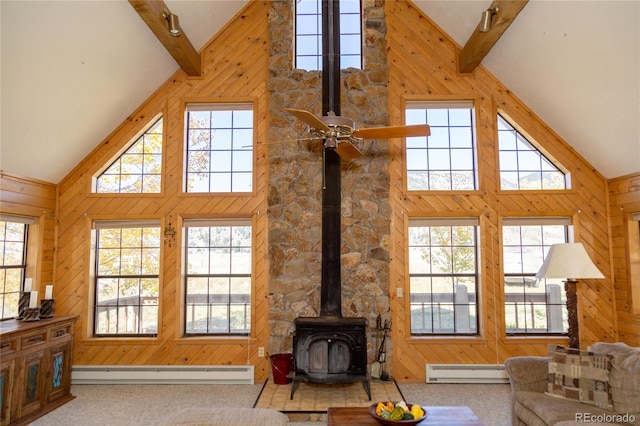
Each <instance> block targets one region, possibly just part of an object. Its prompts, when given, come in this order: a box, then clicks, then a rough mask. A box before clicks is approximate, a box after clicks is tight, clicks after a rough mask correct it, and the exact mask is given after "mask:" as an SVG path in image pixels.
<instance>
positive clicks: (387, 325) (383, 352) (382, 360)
mask: <svg viewBox="0 0 640 426" xmlns="http://www.w3.org/2000/svg"><path fill="white" fill-rule="evenodd" d="M376 331H377V332H378V333H381V334H382V341H381V342H380V347H379V348H378V359H377V362H378V364H379V365H380V380H385V381H387V380H390V377H389V374H388V373H387V370H386V368H385V364H386V361H387V333H390V332H391V320H384V325H382V319H381V318H380V315H378V317H377V318H376Z"/></svg>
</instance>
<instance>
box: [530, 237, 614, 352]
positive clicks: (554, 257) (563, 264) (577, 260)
mask: <svg viewBox="0 0 640 426" xmlns="http://www.w3.org/2000/svg"><path fill="white" fill-rule="evenodd" d="M536 278H564V279H565V282H564V290H565V292H566V293H567V320H568V323H569V347H571V348H575V349H579V348H580V340H579V336H578V295H577V291H576V286H577V284H578V281H577V279H580V278H604V275H602V273H601V272H600V270H599V269H598V268H597V267H596V265H595V264H594V263H593V262H592V261H591V259H590V258H589V255H588V254H587V251H586V250H585V249H584V246H583V245H582V243H567V244H554V245H552V246H551V247H550V248H549V253H548V254H547V257H546V258H545V259H544V263H543V264H542V267H541V268H540V270H539V271H538V273H537V274H536Z"/></svg>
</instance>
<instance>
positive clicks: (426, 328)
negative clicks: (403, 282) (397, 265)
mask: <svg viewBox="0 0 640 426" xmlns="http://www.w3.org/2000/svg"><path fill="white" fill-rule="evenodd" d="M477 229H478V219H477V218H457V219H456V218H453V219H417V218H416V219H411V220H410V222H409V291H410V293H411V295H410V297H411V334H412V335H475V334H477V333H478V299H477V294H478V291H477V290H478V236H477V235H478V231H477Z"/></svg>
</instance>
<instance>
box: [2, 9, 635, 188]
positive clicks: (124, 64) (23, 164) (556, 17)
mask: <svg viewBox="0 0 640 426" xmlns="http://www.w3.org/2000/svg"><path fill="white" fill-rule="evenodd" d="M245 1H246V0H245ZM245 1H241V0H216V1H190V0H186V1H185V0H181V1H178V0H167V1H166V5H167V6H168V7H169V9H170V10H171V12H173V13H175V14H177V15H178V16H179V18H180V25H181V27H182V29H183V31H184V34H185V35H186V36H187V37H185V38H188V40H189V41H190V42H191V44H192V46H193V48H194V49H195V50H196V51H197V50H199V49H200V48H201V47H202V46H203V45H204V44H205V43H206V42H207V41H208V40H209V39H210V38H211V37H212V36H213V35H214V34H215V33H216V32H217V31H218V30H219V29H220V28H222V27H223V26H224V25H225V24H226V22H228V20H230V19H232V18H233V17H234V16H235V14H236V13H238V12H239V11H240V10H241V9H242V7H243V6H244V5H245ZM496 2H498V0H496ZM134 3H136V2H135V1H134V0H132V1H131V3H130V2H128V1H126V0H117V1H104V2H77V1H46V2H45V1H42V2H40V1H38V2H25V1H14V0H3V1H1V2H0V19H1V26H0V31H1V43H2V45H1V60H2V65H1V66H2V68H1V71H2V74H1V77H2V81H1V85H2V86H1V89H2V91H1V97H2V109H1V123H0V124H1V140H0V168H1V169H2V170H4V171H6V172H9V173H13V174H17V175H20V176H26V177H31V178H36V179H40V180H44V181H48V182H53V183H57V182H59V181H60V180H61V179H62V178H63V177H64V176H65V175H66V174H67V173H68V172H69V171H70V170H71V169H72V168H73V167H74V166H75V165H76V164H77V163H78V162H79V161H81V160H82V159H83V158H84V157H85V156H86V155H87V154H88V153H89V152H91V150H92V149H93V148H94V147H95V146H96V145H98V144H99V143H100V142H101V141H102V140H103V139H104V138H105V137H107V136H108V135H109V134H110V133H111V132H112V131H113V130H114V129H115V128H116V127H117V126H118V125H119V124H120V123H121V122H122V121H123V120H125V119H126V117H127V116H128V115H129V114H130V113H131V112H133V111H134V110H135V109H136V107H138V106H139V105H140V104H141V103H142V102H143V101H144V100H145V99H146V98H147V97H148V96H149V95H150V94H151V93H153V91H154V90H155V89H156V88H157V87H158V86H159V85H160V84H162V83H163V82H164V81H165V80H166V79H167V78H169V77H170V76H171V75H172V74H173V73H174V72H175V71H176V70H177V69H178V64H177V62H176V61H175V60H174V57H175V56H174V57H172V56H171V54H170V53H169V51H171V49H172V47H171V46H173V49H174V50H175V51H178V52H182V54H184V52H186V51H187V50H188V46H186V45H180V44H179V43H184V40H183V41H178V40H170V39H169V40H166V43H169V47H168V48H167V49H169V50H167V49H166V48H165V46H163V43H161V42H160V41H159V39H158V38H157V37H156V36H155V35H154V34H153V33H152V31H150V29H149V28H150V27H149V26H148V25H146V24H145V22H144V21H143V20H142V19H140V16H139V15H138V13H136V10H135V9H134V8H133V7H132V4H134ZM138 3H143V4H144V3H153V2H146V1H142V2H138ZM414 3H415V4H416V5H417V6H418V7H419V8H421V9H422V10H423V11H424V13H425V14H426V15H427V16H429V17H430V18H431V19H433V20H434V21H435V22H436V23H437V24H438V25H439V26H440V27H441V28H442V29H443V30H444V31H446V32H447V33H448V34H449V35H450V36H451V37H452V38H453V39H454V40H455V41H456V42H457V43H458V44H459V45H460V46H461V49H462V46H464V45H465V44H466V43H467V41H469V45H468V46H471V47H468V49H467V50H468V52H466V53H465V49H462V51H461V54H460V59H461V62H464V63H466V62H469V61H468V59H469V57H467V56H466V54H467V53H469V54H470V55H471V56H470V57H471V58H472V59H473V60H472V61H470V62H471V63H473V62H474V61H477V59H478V58H480V59H481V60H482V66H484V67H486V68H487V69H488V70H489V71H491V72H492V73H493V74H494V75H496V76H497V77H498V78H499V79H501V80H502V81H503V82H504V83H505V84H506V85H507V87H509V88H510V89H511V90H512V91H513V92H514V93H515V94H516V95H517V96H519V97H520V98H521V99H522V100H523V101H524V102H525V103H526V104H527V105H528V106H529V107H531V108H532V109H533V110H534V111H535V112H536V114H538V115H539V116H540V117H541V118H542V119H543V120H544V121H545V122H547V124H548V125H549V126H550V127H551V128H553V129H554V130H555V131H556V132H557V133H558V134H559V135H560V136H561V137H562V138H564V139H565V140H566V141H567V142H568V143H569V144H571V145H572V146H573V147H574V148H575V149H576V151H578V152H579V153H580V154H581V155H582V156H584V157H585V158H586V159H587V160H588V161H589V162H590V163H591V164H592V165H593V166H594V167H595V168H596V169H597V170H598V171H600V172H601V173H602V174H603V175H604V176H606V177H609V178H611V177H617V176H622V175H625V174H629V173H633V172H638V171H640V119H639V117H640V78H639V77H638V76H639V75H640V29H639V28H640V1H637V0H632V1H616V0H601V1H562V0H560V1H554V2H549V1H543V0H531V1H529V3H528V4H527V5H526V7H524V9H522V11H520V13H516V14H517V18H516V19H515V20H514V21H513V23H512V24H511V25H510V26H509V25H507V26H508V28H506V27H504V26H503V27H500V25H501V24H500V21H499V20H498V21H497V24H498V25H499V26H498V27H497V28H498V30H496V32H495V33H483V35H482V36H481V35H479V34H477V27H478V23H479V21H480V15H481V13H482V11H483V10H485V9H487V8H489V7H491V3H492V2H491V1H490V0H486V1H485V0H477V1H445V0H442V1H440V0H416V1H415V2H414ZM506 3H510V2H506ZM147 6H148V5H147ZM514 16H515V15H514ZM500 28H502V29H500ZM499 31H502V32H503V34H502V36H501V37H499V38H497V37H496V35H497V34H498V32H499ZM180 38H181V37H174V38H173V39H180ZM166 43H165V44H166ZM185 49H186V50H185ZM489 49H490V50H489ZM487 51H488V53H487ZM485 55H486V56H485ZM191 57H193V54H191ZM188 58H189V55H187V59H186V60H187V61H189V60H190V59H188ZM465 58H466V59H465ZM183 59H185V58H183ZM194 66H195V65H194Z"/></svg>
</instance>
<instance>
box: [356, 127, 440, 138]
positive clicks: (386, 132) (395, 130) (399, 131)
mask: <svg viewBox="0 0 640 426" xmlns="http://www.w3.org/2000/svg"><path fill="white" fill-rule="evenodd" d="M430 134H431V129H430V128H429V125H427V124H416V125H412V126H388V127H368V128H364V129H358V130H356V131H354V132H353V134H352V135H351V136H353V137H354V138H360V139H389V138H405V137H409V136H429V135H430Z"/></svg>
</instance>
